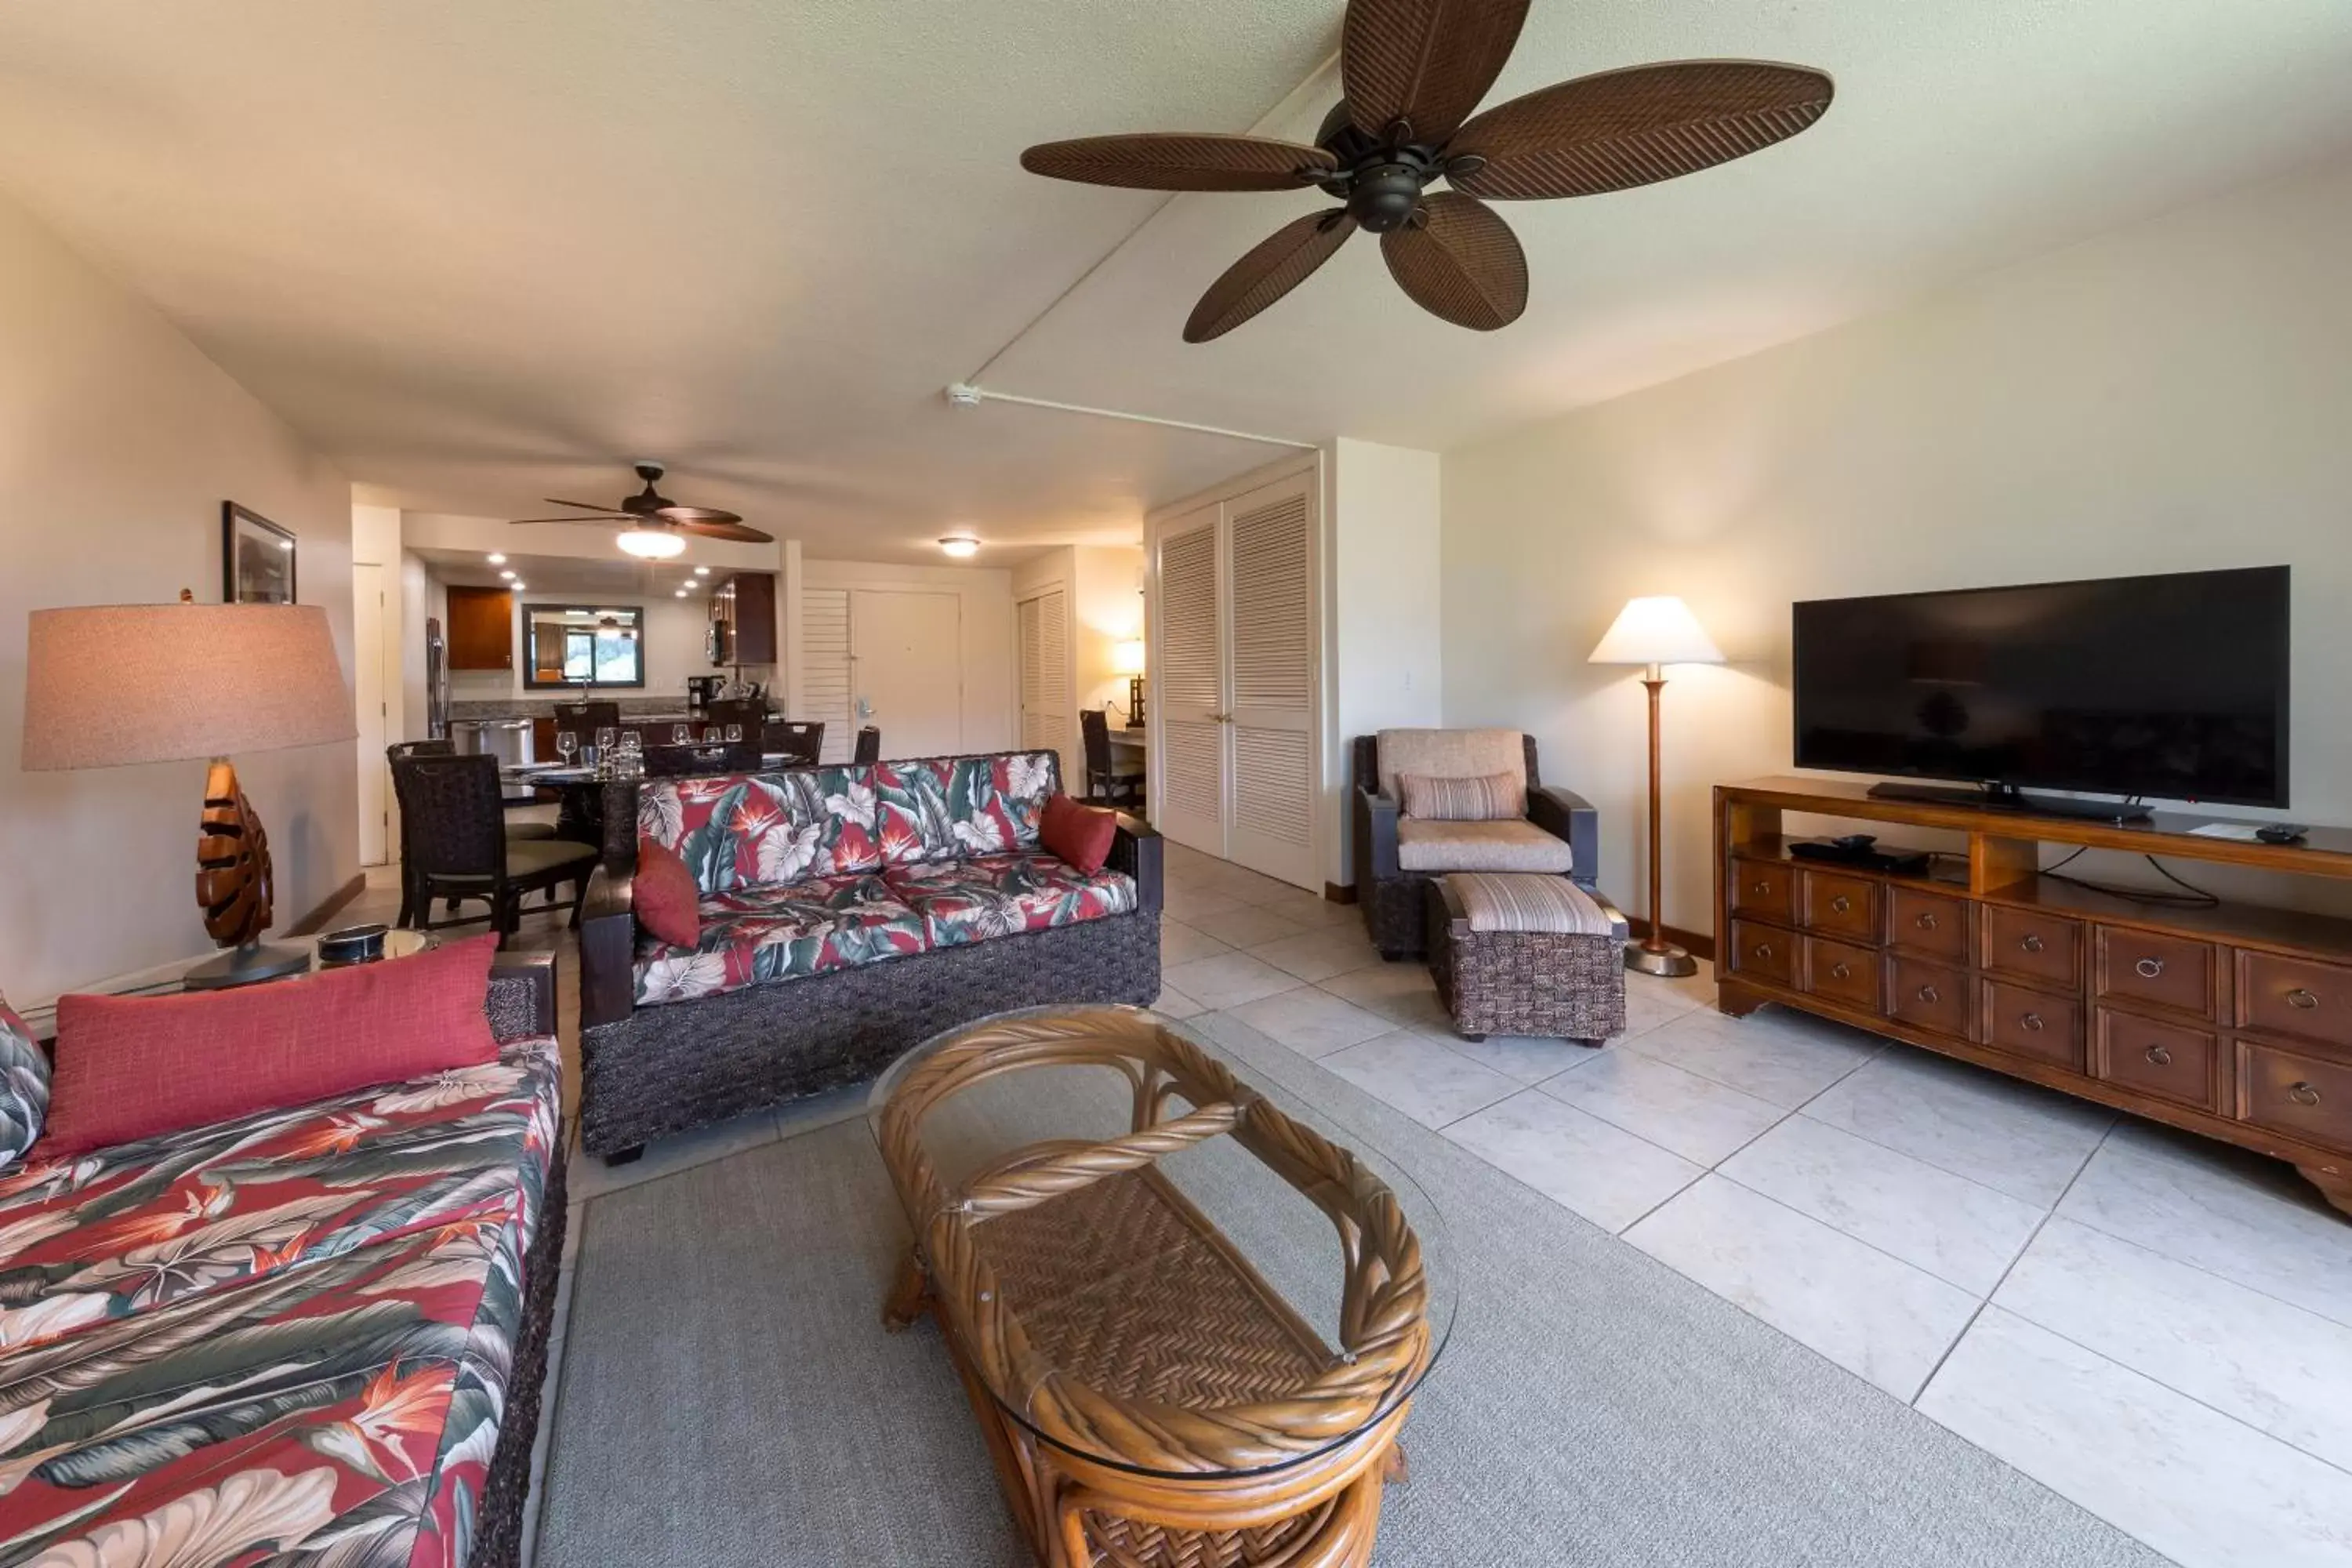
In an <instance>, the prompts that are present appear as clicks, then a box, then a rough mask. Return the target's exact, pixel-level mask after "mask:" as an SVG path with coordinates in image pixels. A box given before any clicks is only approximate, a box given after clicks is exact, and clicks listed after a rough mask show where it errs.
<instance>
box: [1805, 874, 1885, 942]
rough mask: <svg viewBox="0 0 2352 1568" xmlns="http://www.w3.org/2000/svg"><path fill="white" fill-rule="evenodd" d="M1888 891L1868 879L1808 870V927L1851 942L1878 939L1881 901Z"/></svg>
mask: <svg viewBox="0 0 2352 1568" xmlns="http://www.w3.org/2000/svg"><path fill="white" fill-rule="evenodd" d="M1884 891H1885V889H1882V888H1881V887H1880V886H1879V884H1878V883H1876V882H1874V881H1872V880H1871V879H1869V878H1867V877H1847V876H1843V875H1840V874H1839V873H1837V872H1834V871H1808V872H1806V873H1805V879H1804V908H1805V917H1804V926H1805V929H1806V930H1807V931H1820V932H1821V933H1822V935H1824V936H1839V937H1843V938H1845V939H1846V940H1847V941H1848V942H1876V941H1877V940H1878V907H1879V906H1878V900H1879V898H1880V896H1881V895H1882V893H1883V892H1884Z"/></svg>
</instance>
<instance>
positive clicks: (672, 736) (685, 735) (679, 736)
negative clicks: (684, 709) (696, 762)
mask: <svg viewBox="0 0 2352 1568" xmlns="http://www.w3.org/2000/svg"><path fill="white" fill-rule="evenodd" d="M669 742H670V744H671V745H673V746H685V745H691V744H692V743H693V742H694V726H693V725H691V724H672V725H671V726H670V727H669Z"/></svg>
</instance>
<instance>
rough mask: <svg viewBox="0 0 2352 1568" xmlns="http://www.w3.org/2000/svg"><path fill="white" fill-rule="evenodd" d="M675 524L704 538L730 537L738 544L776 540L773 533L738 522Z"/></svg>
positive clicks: (686, 522) (682, 522) (763, 542)
mask: <svg viewBox="0 0 2352 1568" xmlns="http://www.w3.org/2000/svg"><path fill="white" fill-rule="evenodd" d="M677 526H678V527H679V528H680V529H682V530H684V531H686V532H688V533H692V534H698V535H699V536H700V537H702V538H704V539H731V540H734V541H735V542H738V543H740V544H773V543H774V542H776V536H775V535H774V534H772V533H762V532H761V531H759V530H758V529H756V528H746V527H745V526H744V525H743V524H741V523H740V522H718V521H710V522H695V521H681V522H679V523H678V525H677Z"/></svg>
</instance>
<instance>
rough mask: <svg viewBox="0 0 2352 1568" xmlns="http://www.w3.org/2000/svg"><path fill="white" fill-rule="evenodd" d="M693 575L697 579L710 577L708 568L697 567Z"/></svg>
mask: <svg viewBox="0 0 2352 1568" xmlns="http://www.w3.org/2000/svg"><path fill="white" fill-rule="evenodd" d="M694 574H695V575H696V576H698V577H708V576H709V575H710V568H709V567H708V566H698V567H696V568H695V569H694Z"/></svg>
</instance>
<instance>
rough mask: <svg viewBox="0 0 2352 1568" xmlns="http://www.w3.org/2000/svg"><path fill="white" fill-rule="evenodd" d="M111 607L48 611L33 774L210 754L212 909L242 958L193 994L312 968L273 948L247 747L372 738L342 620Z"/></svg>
mask: <svg viewBox="0 0 2352 1568" xmlns="http://www.w3.org/2000/svg"><path fill="white" fill-rule="evenodd" d="M189 597H190V595H187V594H186V593H185V591H183V593H182V599H183V601H186V600H187V599H188V598H189ZM358 735H359V729H358V727H357V725H356V724H355V723H354V722H353V721H352V694H351V691H350V689H348V688H347V687H345V686H344V684H343V671H342V666H341V664H340V663H339V662H338V661H337V659H336V658H335V639H334V634H333V632H332V631H331V630H330V629H329V627H328V625H327V613H326V611H324V610H322V609H320V608H319V607H318V606H317V605H197V604H191V603H186V602H183V603H180V604H177V605H90V606H88V607H84V608H76V609H63V610H35V611H34V612H33V613H32V617H31V638H30V643H29V646H28V647H27V650H26V660H25V746H24V757H23V765H24V767H25V768H26V771H27V772H41V771H47V770H52V769H62V768H110V767H121V766H123V765H125V764H128V763H167V762H180V761H184V760H187V759H191V758H194V757H209V758H210V759H211V760H212V768H211V770H210V772H208V773H206V774H205V804H204V811H203V814H202V816H200V817H199V819H198V825H197V829H196V902H197V903H198V904H199V905H201V906H202V907H203V909H204V920H205V931H207V932H208V933H210V935H211V936H212V939H213V940H214V941H215V942H218V943H219V944H220V945H221V946H223V947H225V948H227V949H228V950H229V951H228V952H224V953H222V954H221V955H220V956H219V957H217V958H215V959H212V960H210V961H208V962H206V963H203V964H200V965H198V966H197V967H196V968H194V969H193V970H191V971H189V973H187V975H186V976H185V978H184V984H186V985H188V986H189V987H190V988H192V989H211V988H216V987H220V986H226V985H243V984H249V983H251V982H253V981H257V980H270V979H275V978H277V977H278V976H279V975H282V974H291V973H299V972H301V971H302V970H304V969H306V968H308V967H309V964H310V954H309V953H308V952H305V951H304V950H303V949H301V948H299V947H264V946H262V945H261V934H262V932H264V931H268V929H269V922H270V918H271V912H272V911H271V908H270V900H271V881H270V867H269V838H268V835H267V834H265V833H264V832H263V831H262V827H261V817H260V815H259V814H258V813H257V812H256V811H255V810H254V809H253V805H252V803H251V802H250V801H248V800H247V799H246V797H245V792H244V791H243V790H242V789H240V788H238V787H237V782H236V768H234V767H233V766H231V765H230V763H229V760H228V755H227V753H229V752H269V751H278V750H283V749H285V748H289V747H293V746H318V745H325V744H327V743H329V742H335V741H351V740H355V739H357V738H358Z"/></svg>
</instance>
